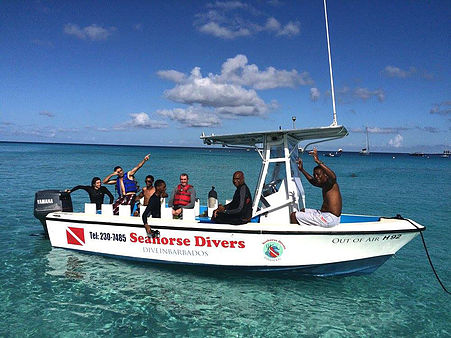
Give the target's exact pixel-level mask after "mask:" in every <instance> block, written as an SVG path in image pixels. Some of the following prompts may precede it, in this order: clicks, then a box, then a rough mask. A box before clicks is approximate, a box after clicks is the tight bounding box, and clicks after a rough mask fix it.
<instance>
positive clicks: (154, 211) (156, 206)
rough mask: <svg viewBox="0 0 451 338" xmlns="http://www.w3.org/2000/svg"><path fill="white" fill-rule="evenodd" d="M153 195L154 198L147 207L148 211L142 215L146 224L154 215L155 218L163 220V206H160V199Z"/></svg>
mask: <svg viewBox="0 0 451 338" xmlns="http://www.w3.org/2000/svg"><path fill="white" fill-rule="evenodd" d="M154 196H155V195H152V197H151V198H150V200H149V204H148V205H147V207H146V209H145V210H144V213H143V215H142V220H143V222H144V224H147V217H149V215H152V217H153V218H161V206H160V198H158V197H157V196H155V198H153V197H154Z"/></svg>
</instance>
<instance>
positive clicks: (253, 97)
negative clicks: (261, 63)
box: [165, 67, 268, 115]
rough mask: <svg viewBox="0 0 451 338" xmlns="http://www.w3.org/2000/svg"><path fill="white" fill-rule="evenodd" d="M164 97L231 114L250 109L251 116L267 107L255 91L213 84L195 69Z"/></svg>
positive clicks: (229, 85) (231, 85) (259, 113)
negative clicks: (222, 110)
mask: <svg viewBox="0 0 451 338" xmlns="http://www.w3.org/2000/svg"><path fill="white" fill-rule="evenodd" d="M165 96H166V97H167V98H168V99H170V100H172V101H175V102H180V103H185V104H189V105H191V104H199V105H201V106H203V107H214V108H222V109H224V110H227V111H228V112H231V113H232V112H233V111H236V108H237V107H242V108H247V109H250V110H252V111H253V112H254V114H253V115H262V114H264V113H266V112H267V111H268V107H267V105H266V104H265V102H264V101H263V100H262V99H261V98H260V97H258V95H257V93H256V92H255V90H252V89H251V90H248V89H245V88H243V87H241V86H238V85H234V84H224V83H215V82H214V81H213V80H212V79H211V78H209V77H202V75H201V74H200V69H199V68H197V67H196V68H194V69H193V71H192V74H191V76H190V79H189V80H188V81H187V82H186V83H183V84H178V85H177V86H175V87H174V88H172V89H170V90H167V91H166V92H165ZM232 108H235V110H234V109H232Z"/></svg>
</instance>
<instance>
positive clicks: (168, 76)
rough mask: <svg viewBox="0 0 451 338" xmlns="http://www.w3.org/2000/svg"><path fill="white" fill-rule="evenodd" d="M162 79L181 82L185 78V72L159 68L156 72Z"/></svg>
mask: <svg viewBox="0 0 451 338" xmlns="http://www.w3.org/2000/svg"><path fill="white" fill-rule="evenodd" d="M157 74H158V76H159V77H161V78H162V79H165V80H169V81H172V82H175V83H180V82H183V81H184V80H185V79H186V76H185V74H183V73H182V72H178V71H176V70H160V71H158V72H157Z"/></svg>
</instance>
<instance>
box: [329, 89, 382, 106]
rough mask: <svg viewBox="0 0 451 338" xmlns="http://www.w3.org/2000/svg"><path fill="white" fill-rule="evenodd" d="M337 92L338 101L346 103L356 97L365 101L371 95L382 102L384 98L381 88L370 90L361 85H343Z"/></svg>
mask: <svg viewBox="0 0 451 338" xmlns="http://www.w3.org/2000/svg"><path fill="white" fill-rule="evenodd" d="M337 94H338V95H339V99H340V101H342V102H348V103H349V102H350V101H352V100H356V99H360V100H363V101H367V100H368V99H370V98H371V97H375V98H376V99H377V100H378V101H379V102H383V101H384V100H385V92H384V90H383V89H375V90H370V89H368V88H361V87H356V88H354V89H351V88H349V87H343V88H341V89H339V90H337Z"/></svg>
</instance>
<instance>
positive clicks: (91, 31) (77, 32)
mask: <svg viewBox="0 0 451 338" xmlns="http://www.w3.org/2000/svg"><path fill="white" fill-rule="evenodd" d="M114 31H116V28H115V27H109V28H103V27H100V26H98V25H96V24H92V25H90V26H86V27H84V28H81V27H80V26H78V25H76V24H73V23H68V24H66V25H65V26H64V33H66V34H68V35H72V36H75V37H77V38H79V39H82V40H91V41H100V40H106V39H108V37H109V36H110V35H111V34H112V33H113V32H114Z"/></svg>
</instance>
